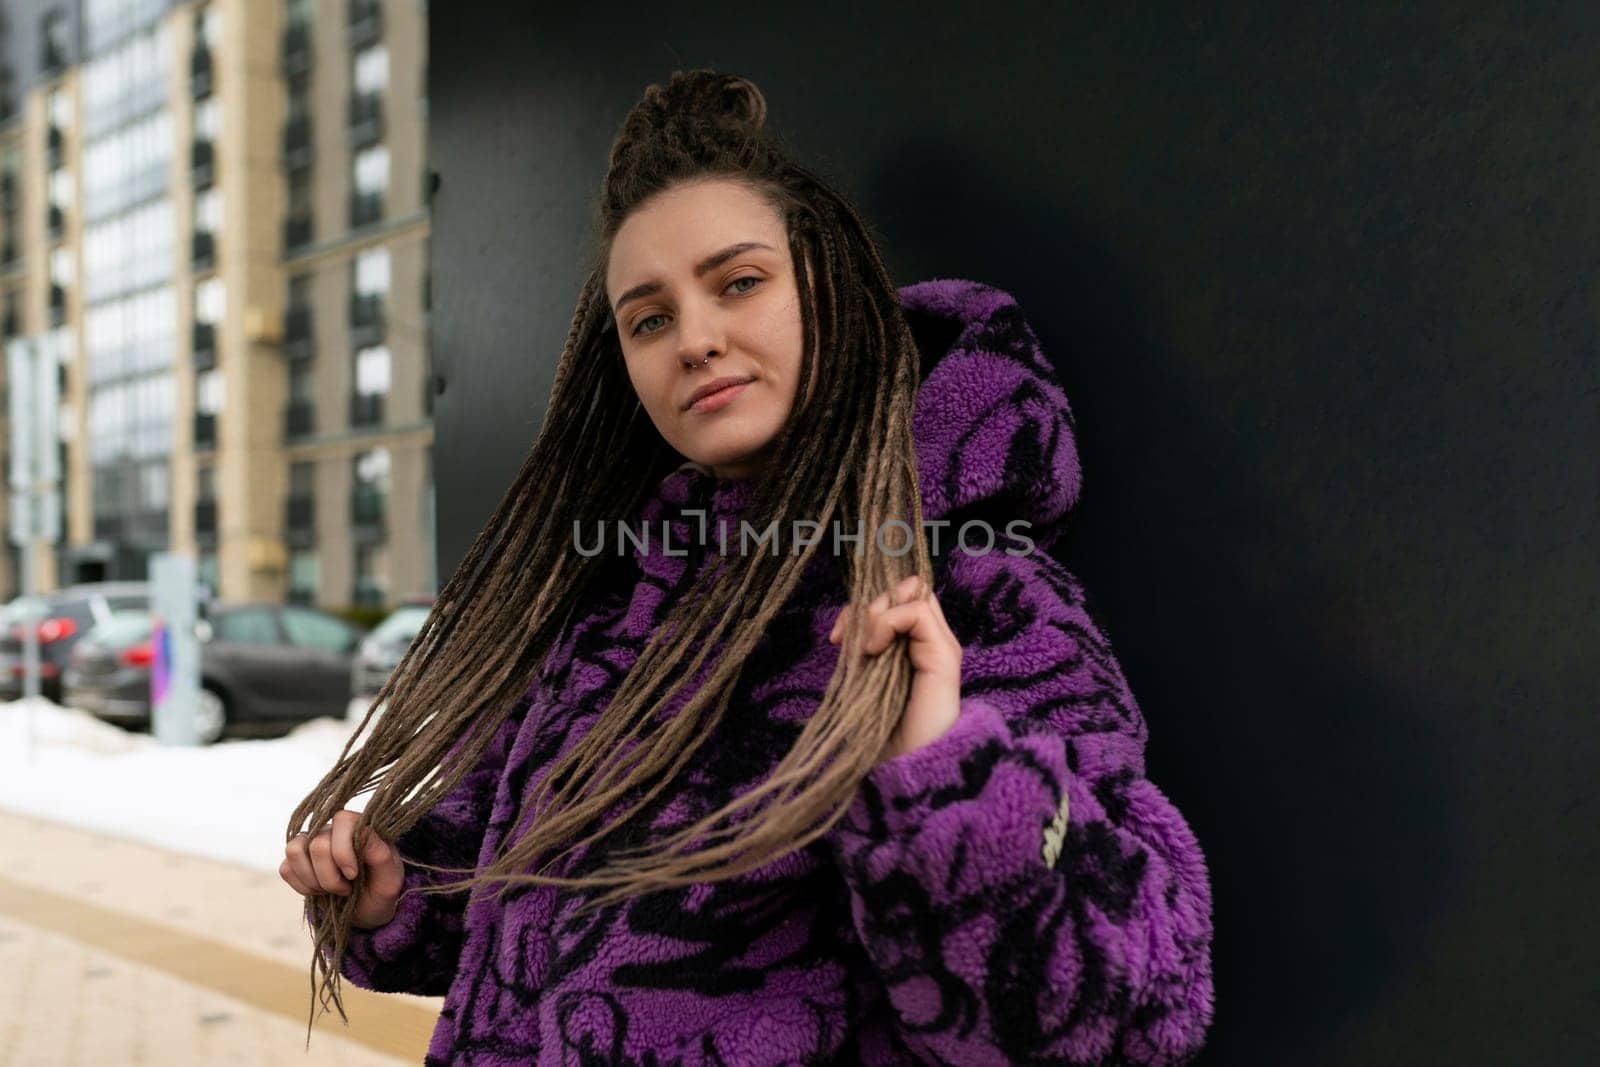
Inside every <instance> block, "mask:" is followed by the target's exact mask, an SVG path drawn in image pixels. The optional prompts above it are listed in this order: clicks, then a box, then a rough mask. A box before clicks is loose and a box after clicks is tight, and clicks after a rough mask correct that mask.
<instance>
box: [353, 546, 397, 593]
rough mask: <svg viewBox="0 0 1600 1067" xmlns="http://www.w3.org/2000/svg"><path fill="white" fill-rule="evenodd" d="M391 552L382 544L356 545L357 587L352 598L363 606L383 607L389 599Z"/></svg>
mask: <svg viewBox="0 0 1600 1067" xmlns="http://www.w3.org/2000/svg"><path fill="white" fill-rule="evenodd" d="M388 561H389V553H388V549H387V547H386V546H384V545H381V544H358V545H356V546H355V588H354V589H353V590H352V591H351V600H353V601H354V602H355V603H356V604H358V605H360V606H362V607H382V606H383V605H384V604H386V603H388V600H389V562H388Z"/></svg>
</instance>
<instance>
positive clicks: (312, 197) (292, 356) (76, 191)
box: [0, 0, 436, 607]
mask: <svg viewBox="0 0 1600 1067" xmlns="http://www.w3.org/2000/svg"><path fill="white" fill-rule="evenodd" d="M36 6H37V7H38V8H39V10H38V11H37V12H35V13H33V14H32V16H31V17H28V18H22V17H15V16H16V13H17V10H18V8H17V6H16V5H13V7H12V9H11V10H12V14H13V16H14V17H12V18H9V19H8V20H7V21H8V25H7V26H6V29H5V38H4V40H5V42H6V43H5V54H6V56H7V58H8V69H9V70H10V72H11V73H12V75H13V77H14V78H15V79H16V81H17V83H19V84H18V85H17V91H18V94H19V96H18V98H19V100H20V106H19V107H18V108H17V110H16V113H15V114H14V115H12V116H11V117H9V118H7V119H6V120H5V123H4V126H3V128H0V157H3V158H0V165H3V168H4V169H3V171H0V179H3V180H4V181H5V182H6V184H5V185H4V186H0V207H5V212H4V214H3V215H0V238H3V239H4V241H6V242H7V245H6V247H7V248H8V249H9V248H10V247H11V242H13V241H14V242H15V245H16V248H17V257H16V259H15V260H14V261H12V260H7V261H5V263H4V264H0V299H3V300H4V301H5V303H4V304H3V312H0V313H9V312H11V311H12V310H13V308H14V309H15V316H14V317H7V319H6V328H7V330H8V331H13V330H14V331H15V333H20V334H25V335H27V336H29V337H33V338H35V339H37V340H39V341H40V343H47V342H48V343H50V344H51V345H52V350H53V351H58V352H59V353H60V354H61V355H60V361H61V364H62V367H63V372H62V373H63V405H62V411H61V426H62V437H63V439H64V441H63V448H64V458H65V463H64V470H65V491H64V494H63V501H62V505H63V512H64V517H65V523H64V528H65V537H64V541H63V543H62V544H61V545H60V546H58V550H57V551H56V552H55V553H54V554H53V558H51V559H49V561H48V563H47V564H41V557H42V556H44V555H45V553H36V555H35V557H34V558H35V563H36V565H41V567H42V569H41V571H40V573H41V574H42V575H47V582H46V584H47V585H48V584H50V583H65V582H70V581H85V580H95V579H100V578H130V577H131V578H137V577H142V576H144V575H145V574H146V572H147V567H148V559H149V556H150V554H151V553H153V552H158V551H179V552H190V553H193V554H194V556H195V558H196V560H197V562H198V565H199V571H200V574H201V576H202V580H204V581H206V582H207V583H208V584H210V585H211V586H212V587H213V588H214V589H216V590H217V591H218V592H219V594H220V595H221V596H222V597H224V598H225V599H230V600H243V599H265V600H288V601H294V602H299V603H313V604H319V605H322V606H327V607H342V606H347V605H360V606H368V607H377V606H382V605H384V604H388V603H392V602H394V601H395V600H396V599H398V598H399V597H400V596H403V595H406V594H409V593H413V592H419V591H430V590H432V589H433V588H434V585H435V583H436V578H435V576H434V573H433V560H434V552H433V514H432V501H433V492H432V470H431V444H432V427H431V421H430V412H431V403H430V400H431V391H430V389H429V385H430V383H431V375H430V374H429V372H428V358H427V335H428V331H427V314H428V289H429V282H428V273H427V261H428V232H429V228H428V215H427V188H426V182H427V170H426V166H425V162H424V146H425V143H426V142H425V120H426V101H425V98H424V92H425V85H426V79H425V62H426V60H425V47H426V10H425V7H424V6H423V5H421V4H419V3H414V2H403V0H390V2H382V0H338V2H331V0H323V2H318V3H312V2H310V0H290V2H288V3H283V2H276V3H257V2H253V0H252V2H249V3H247V2H245V0H205V2H200V3H196V2H187V3H175V2H172V0H80V2H79V3H76V4H66V3H58V4H55V5H49V4H39V5H36ZM28 36H34V37H35V38H36V39H35V41H34V47H36V48H37V49H39V50H41V53H40V54H41V55H43V54H44V53H45V52H46V51H48V50H49V49H50V48H51V47H57V48H58V51H60V52H61V53H63V56H62V58H61V61H60V62H59V63H57V64H56V65H54V66H53V67H47V66H45V65H42V64H36V65H34V66H27V65H26V64H25V63H24V62H23V60H25V59H26V58H27V57H26V55H25V53H26V51H27V48H28V47H29V45H28V42H27V41H26V40H24V38H26V37H28ZM51 42H55V45H54V46H52V44H51ZM13 56H15V57H16V59H15V61H14V62H13V61H11V57H13ZM3 87H4V81H3V79H0V88H3ZM13 174H14V175H15V176H14V177H10V178H8V177H5V176H7V175H13ZM6 189H12V190H14V193H12V194H8V193H6V192H5V190H6ZM6 205H13V206H15V207H16V211H15V212H13V211H12V207H9V206H6ZM13 214H14V215H15V218H14V219H13ZM35 216H37V217H35ZM15 333H11V332H8V336H13V335H15ZM8 565H9V566H10V568H12V570H11V572H10V573H8V574H6V575H3V576H0V577H3V578H4V580H5V581H6V583H7V584H9V585H10V586H11V588H13V589H14V588H15V584H16V583H15V577H14V575H15V570H14V568H15V565H16V557H15V555H14V554H13V557H12V558H11V560H9V561H8Z"/></svg>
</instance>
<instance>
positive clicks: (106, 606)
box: [0, 582, 150, 702]
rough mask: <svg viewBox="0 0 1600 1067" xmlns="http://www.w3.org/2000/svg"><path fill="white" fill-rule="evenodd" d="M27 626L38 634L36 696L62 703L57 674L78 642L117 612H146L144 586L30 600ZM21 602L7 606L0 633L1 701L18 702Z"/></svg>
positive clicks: (90, 586)
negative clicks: (32, 607)
mask: <svg viewBox="0 0 1600 1067" xmlns="http://www.w3.org/2000/svg"><path fill="white" fill-rule="evenodd" d="M34 602H35V606H36V609H37V610H35V611H34V612H32V617H33V619H34V621H33V622H32V623H31V625H33V626H34V627H35V628H36V629H37V631H38V634H39V692H40V693H41V694H42V695H44V696H46V697H49V698H50V699H51V700H54V701H58V702H59V701H60V700H61V673H62V671H63V670H65V668H66V665H67V658H68V657H69V656H70V655H71V654H72V650H73V648H74V647H75V646H76V645H77V644H78V642H79V641H81V640H83V636H84V635H85V634H86V633H88V632H89V631H90V630H91V629H93V628H94V627H95V626H97V625H99V624H100V623H102V622H105V621H107V620H109V619H110V618H111V616H112V615H113V614H115V613H116V612H118V611H127V610H144V611H147V610H149V607H150V583H148V582H86V583H84V584H82V585H73V586H68V587H67V588H65V589H58V590H56V591H55V592H53V593H42V594H40V595H38V596H37V597H35V598H34ZM26 603H27V602H26V598H23V597H18V598H17V599H16V600H13V601H12V602H11V603H10V604H8V605H6V613H5V616H4V632H3V633H0V700H16V699H18V698H19V697H21V696H22V685H23V682H22V672H23V662H22V658H23V637H24V635H25V634H26V630H24V629H23V627H25V626H27V625H30V624H29V623H28V622H26V621H24V618H23V614H22V613H23V609H24V608H25V607H26Z"/></svg>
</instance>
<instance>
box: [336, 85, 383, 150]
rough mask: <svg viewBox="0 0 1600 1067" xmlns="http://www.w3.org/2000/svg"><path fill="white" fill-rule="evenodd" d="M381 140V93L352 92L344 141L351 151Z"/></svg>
mask: <svg viewBox="0 0 1600 1067" xmlns="http://www.w3.org/2000/svg"><path fill="white" fill-rule="evenodd" d="M381 140H383V94H382V93H352V94H351V96H350V123H349V128H348V129H347V130H346V131H345V141H346V143H348V144H349V145H350V148H351V150H352V151H357V150H360V149H362V148H365V147H367V146H368V145H370V144H376V143H378V142H379V141H381Z"/></svg>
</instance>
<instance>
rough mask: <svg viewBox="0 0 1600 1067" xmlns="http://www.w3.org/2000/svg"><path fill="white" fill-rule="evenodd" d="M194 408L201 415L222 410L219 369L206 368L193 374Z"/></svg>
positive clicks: (221, 385)
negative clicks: (202, 371)
mask: <svg viewBox="0 0 1600 1067" xmlns="http://www.w3.org/2000/svg"><path fill="white" fill-rule="evenodd" d="M194 396H195V410H197V411H199V412H200V414H202V415H215V414H217V413H219V412H220V411H221V410H222V400H223V380H222V372H221V371H220V370H208V371H206V372H205V373H203V374H197V375H195V376H194Z"/></svg>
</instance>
